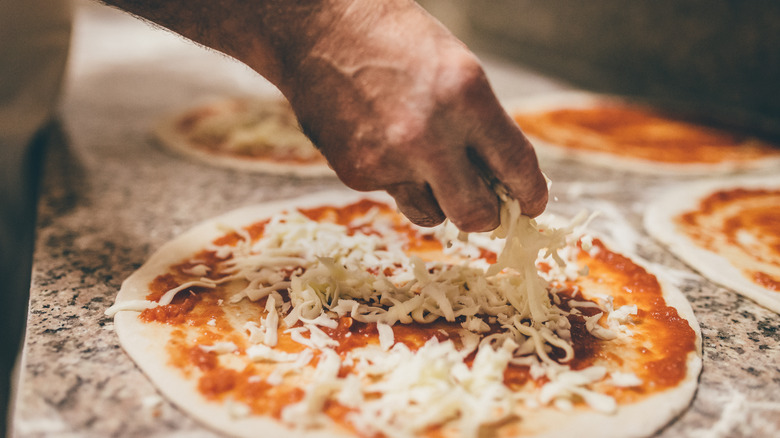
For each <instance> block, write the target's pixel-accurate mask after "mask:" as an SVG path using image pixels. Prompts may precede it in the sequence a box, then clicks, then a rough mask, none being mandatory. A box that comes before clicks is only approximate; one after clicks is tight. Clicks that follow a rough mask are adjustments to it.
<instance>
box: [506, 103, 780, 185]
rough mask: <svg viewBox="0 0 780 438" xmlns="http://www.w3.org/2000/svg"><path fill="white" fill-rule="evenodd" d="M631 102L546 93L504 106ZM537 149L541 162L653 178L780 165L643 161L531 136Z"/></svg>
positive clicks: (531, 108)
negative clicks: (579, 164) (563, 162)
mask: <svg viewBox="0 0 780 438" xmlns="http://www.w3.org/2000/svg"><path fill="white" fill-rule="evenodd" d="M608 102H617V103H625V102H629V103H630V101H628V100H627V99H626V98H621V97H618V96H610V95H601V94H595V93H588V92H584V91H572V92H563V93H553V94H544V95H539V96H533V97H528V98H522V99H515V100H510V101H507V102H505V103H504V107H505V108H506V110H507V112H508V113H509V114H510V115H513V114H522V113H538V112H542V111H551V110H556V109H564V108H572V109H577V108H589V107H592V106H594V105H595V104H597V103H608ZM528 138H529V140H531V143H532V144H533V145H534V146H535V147H536V151H537V153H538V154H539V157H540V159H545V158H549V159H556V160H562V159H573V160H576V161H579V162H582V163H585V164H594V165H598V166H603V167H607V168H610V169H615V170H620V171H625V172H631V173H641V174H650V175H670V176H671V175H677V176H679V175H685V176H705V175H711V174H728V173H737V172H746V171H756V170H764V169H771V168H777V167H778V166H780V155H778V156H777V157H765V158H761V159H757V160H750V161H740V162H736V161H729V162H721V163H711V164H710V163H696V164H693V163H691V164H682V163H663V162H656V161H648V160H643V159H641V158H631V157H623V156H618V155H614V154H610V153H605V152H601V151H588V150H580V149H575V148H568V147H564V146H561V145H558V144H555V143H551V142H549V141H547V140H544V139H541V138H538V137H535V136H533V135H530V134H529V135H528Z"/></svg>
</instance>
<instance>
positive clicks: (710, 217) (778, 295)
mask: <svg viewBox="0 0 780 438" xmlns="http://www.w3.org/2000/svg"><path fill="white" fill-rule="evenodd" d="M645 228H646V229H647V230H648V232H649V233H650V234H651V235H652V236H653V237H655V238H656V239H658V240H659V241H660V242H662V243H663V244H664V245H666V246H667V247H668V248H669V249H670V250H671V251H672V252H674V253H675V254H676V255H677V256H678V257H680V258H681V259H683V260H684V261H685V262H686V263H688V264H689V265H690V266H691V267H693V268H694V269H696V270H697V271H699V272H700V273H701V274H702V275H704V276H705V277H707V278H709V279H711V280H713V281H715V282H716V283H718V284H721V285H723V286H726V287H728V288H730V289H732V290H734V291H736V292H738V293H740V294H742V295H744V296H746V297H748V298H750V299H752V300H754V301H756V302H757V303H759V304H761V305H763V306H765V307H767V308H769V309H771V310H774V311H775V312H778V313H780V178H779V177H777V176H766V177H762V178H735V179H726V180H722V181H702V182H697V183H694V184H686V185H683V186H680V187H675V188H674V189H673V190H669V191H668V192H667V193H665V194H663V195H662V196H660V197H659V198H658V199H657V200H656V201H654V202H653V204H651V206H650V207H649V209H648V212H647V215H646V216H645Z"/></svg>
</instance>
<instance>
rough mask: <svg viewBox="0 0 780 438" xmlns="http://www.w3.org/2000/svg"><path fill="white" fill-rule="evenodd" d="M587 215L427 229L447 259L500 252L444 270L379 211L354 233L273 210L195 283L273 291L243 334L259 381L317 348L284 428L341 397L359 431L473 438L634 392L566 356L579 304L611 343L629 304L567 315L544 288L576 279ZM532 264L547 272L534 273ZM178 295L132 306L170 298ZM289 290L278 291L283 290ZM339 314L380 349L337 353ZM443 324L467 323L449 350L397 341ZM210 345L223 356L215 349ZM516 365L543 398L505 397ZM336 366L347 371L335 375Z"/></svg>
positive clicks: (511, 214)
mask: <svg viewBox="0 0 780 438" xmlns="http://www.w3.org/2000/svg"><path fill="white" fill-rule="evenodd" d="M586 216H587V215H580V216H578V217H577V218H576V219H575V220H574V221H572V223H571V224H570V225H569V226H567V227H564V228H555V227H552V226H550V225H549V224H546V225H541V226H540V225H539V224H538V223H537V222H536V221H535V220H533V219H531V218H529V217H526V216H523V215H521V214H520V207H519V204H518V203H517V202H516V201H513V200H509V199H505V202H504V204H503V206H502V211H501V226H500V227H499V229H497V230H496V231H495V232H494V233H493V235H492V236H491V237H493V238H496V237H497V238H500V239H492V240H489V239H488V238H487V236H483V235H471V236H468V239H460V240H457V239H453V240H451V237H453V236H455V235H457V234H458V233H457V230H454V227H452V225H449V224H445V225H442V226H440V228H439V229H437V230H434V231H433V233H434V234H435V235H436V236H439V237H440V238H442V239H445V240H446V241H445V242H443V243H444V245H445V247H447V248H449V249H448V251H452V252H453V253H460V254H469V253H475V248H476V245H477V244H478V245H481V246H483V247H484V246H490V245H492V247H493V248H496V249H497V250H499V251H500V254H499V256H498V261H497V263H496V264H494V265H492V266H489V265H487V263H486V262H484V260H480V261H464V262H462V263H459V264H447V263H442V262H427V263H426V262H425V261H423V260H421V259H420V258H418V257H415V256H412V257H409V256H408V255H406V254H405V253H404V251H403V244H404V241H403V239H402V238H392V237H391V238H382V237H380V236H379V235H382V236H394V231H393V224H392V222H391V220H390V219H389V218H386V217H384V216H382V215H376V214H371V215H369V217H367V218H364V219H362V220H364V221H366V222H367V223H370V225H371V227H372V228H373V229H375V230H377V231H378V234H379V235H377V234H374V233H372V234H363V233H360V232H356V233H354V234H352V235H350V234H349V233H348V232H347V230H348V228H347V227H344V226H341V225H336V224H332V223H318V222H316V221H312V220H310V219H308V218H307V217H306V216H304V215H303V214H300V213H286V214H280V215H277V216H275V217H274V218H272V219H271V221H270V222H269V223H268V224H267V225H266V227H265V231H264V234H263V236H262V238H261V239H259V240H258V241H256V242H251V239H250V238H249V236H248V234H246V233H244V240H243V241H242V242H240V243H239V244H238V245H236V246H220V247H213V248H210V249H212V250H214V251H216V252H217V253H218V255H219V256H220V257H224V258H227V261H225V262H224V263H225V264H226V266H225V268H226V272H229V273H230V276H229V277H227V278H225V279H222V280H220V281H219V282H215V281H213V280H208V279H205V278H203V279H200V280H197V281H195V282H193V284H197V285H200V286H204V285H206V287H215V286H216V285H217V283H224V282H226V281H233V280H243V281H245V282H246V283H247V286H246V287H245V288H244V289H243V290H242V291H240V292H239V293H237V294H236V295H235V296H233V297H232V299H231V301H233V302H238V301H240V300H243V299H249V300H252V301H257V300H260V299H262V298H265V297H268V299H267V302H266V310H267V315H266V316H265V317H264V318H263V319H262V320H260V321H256V322H251V323H248V324H247V326H246V327H245V329H246V332H247V333H248V336H249V340H250V342H252V343H253V344H255V345H253V347H251V348H250V349H249V350H248V351H247V355H248V356H249V357H250V358H251V359H252V360H255V361H263V362H273V363H277V364H278V366H277V368H276V370H277V371H275V372H274V373H273V374H272V375H271V376H270V377H269V378H268V379H267V380H268V381H269V382H270V383H272V384H278V383H281V382H282V381H283V379H284V377H285V376H286V375H289V374H294V373H298V372H300V370H301V369H302V368H303V366H304V365H306V364H308V363H309V362H310V361H311V360H312V359H313V358H314V357H315V354H317V353H318V354H319V361H318V363H317V366H316V370H315V372H314V375H313V377H312V378H311V380H310V381H309V382H308V384H307V387H306V388H305V396H304V398H303V400H301V401H300V402H298V403H295V404H292V405H290V406H289V407H287V408H286V409H285V410H284V411H283V413H282V420H283V421H284V422H286V423H288V424H289V425H290V426H292V427H312V426H317V425H322V424H326V423H329V422H330V421H331V420H330V419H329V418H328V417H327V416H326V415H325V414H323V412H322V407H323V406H324V405H325V403H326V401H328V400H335V401H337V402H338V403H340V404H342V405H344V406H346V407H347V408H351V413H350V414H349V415H348V417H347V420H348V421H349V422H350V423H351V424H352V425H353V426H354V427H355V428H356V429H357V430H358V431H360V432H362V433H365V434H367V435H371V434H375V433H381V434H383V435H386V436H388V437H406V436H412V435H415V434H418V433H420V432H421V431H425V430H426V429H428V428H431V427H435V426H439V425H445V426H446V427H450V426H452V427H454V428H456V429H457V430H459V433H460V435H461V436H477V434H478V430H479V429H480V427H483V426H485V425H489V424H492V423H497V422H500V421H502V420H504V419H506V418H507V417H508V416H509V415H510V414H511V413H512V412H513V411H514V409H515V408H516V407H517V406H520V405H522V406H530V407H534V406H542V405H553V406H556V407H558V408H560V409H569V408H571V406H572V405H573V403H574V402H576V401H577V400H582V401H584V402H585V403H587V404H588V405H589V406H590V407H591V408H593V409H596V410H599V411H602V412H612V411H614V410H615V402H614V400H613V399H612V398H610V397H608V396H605V395H602V394H599V393H597V392H594V391H593V390H591V389H589V386H590V385H591V384H593V383H596V382H613V383H612V384H613V385H614V386H632V385H638V384H641V381H639V380H638V379H637V378H636V376H633V375H628V376H626V375H625V374H620V375H619V374H618V373H613V374H612V375H608V373H607V371H606V370H605V369H604V368H602V367H590V368H586V369H583V370H579V371H573V370H571V369H570V368H569V367H568V366H567V365H566V362H568V361H570V360H571V359H572V358H573V356H574V350H573V348H572V345H571V334H570V328H571V326H570V323H569V320H568V318H567V316H568V315H569V314H570V313H579V311H578V308H577V307H578V306H581V307H594V306H595V307H600V313H598V314H596V315H594V316H592V317H590V318H588V319H587V324H586V327H587V329H588V330H589V331H590V332H591V334H593V335H594V336H596V337H598V338H601V339H605V340H609V339H614V338H616V337H618V336H629V335H630V331H629V330H628V329H626V328H625V327H623V325H622V324H623V323H625V322H628V321H629V320H630V315H631V314H632V313H633V314H635V313H636V306H633V307H631V306H624V307H621V308H619V309H614V310H613V308H612V302H611V300H609V299H604V300H600V302H599V303H594V302H591V301H581V302H578V301H575V300H572V301H571V302H570V304H571V306H572V310H571V311H564V310H562V309H560V308H559V307H557V306H556V305H555V304H556V301H557V295H556V292H557V291H556V290H555V289H554V288H551V285H550V284H551V282H553V281H559V282H563V281H565V280H566V279H567V278H572V277H573V276H576V275H577V272H575V271H573V269H576V268H573V267H572V266H573V265H574V264H573V263H566V261H565V259H566V258H568V257H569V256H570V254H572V253H573V249H572V242H571V241H569V242H567V238H568V239H569V240H571V236H572V235H573V233H574V230H575V228H577V227H578V226H581V225H582V224H583V223H584V222H585V219H586ZM351 225H359V224H351ZM351 228H352V229H353V230H354V229H355V227H354V226H353V227H351ZM469 240H473V242H470V241H469ZM584 240H585V239H584ZM502 243H503V248H501V244H502ZM584 246H587V244H586V243H585V244H584ZM477 253H478V251H477ZM540 260H545V261H546V262H547V263H548V264H550V265H551V266H552V269H550V270H549V272H547V273H542V272H540V271H539V270H538V269H537V262H538V261H540ZM197 268H198V267H197V266H196V267H195V268H193V269H195V270H197ZM290 271H292V272H293V274H292V276H291V277H289V278H286V277H285V275H283V272H290ZM182 289H184V287H183V286H182V287H180V288H177V289H175V290H172V291H170V292H169V293H168V294H166V295H165V296H164V297H163V299H162V300H161V301H160V303H155V304H152V303H147V304H144V305H142V306H139V310H140V309H142V308H146V307H149V306H152V305H159V304H165V303H169V302H170V299H172V297H173V295H175V294H176V293H177V290H182ZM285 290H286V291H287V293H286V294H284V293H280V292H279V291H285ZM551 297H552V299H551ZM604 313H606V314H608V315H609V317H608V321H609V328H605V327H603V326H601V325H599V324H598V321H599V318H601V316H602V315H603V314H604ZM342 316H350V317H352V318H353V319H354V320H356V321H360V322H366V323H376V324H377V329H378V333H379V341H380V345H378V346H367V347H365V348H360V349H356V350H352V351H350V352H348V353H346V354H345V356H344V357H342V356H340V355H339V354H337V353H336V352H335V350H334V348H335V347H336V346H337V345H338V343H337V341H335V340H334V339H331V338H330V337H329V336H328V335H327V334H326V332H325V331H324V330H322V328H336V327H337V325H338V319H339V318H340V317H342ZM439 319H442V320H445V321H450V322H453V321H459V322H461V327H462V329H461V330H460V331H459V332H458V335H459V339H457V342H454V341H455V340H447V341H439V340H437V339H436V338H432V339H431V340H429V341H428V342H427V343H426V344H425V345H424V346H423V347H421V348H419V349H418V350H417V351H412V350H410V349H409V348H408V347H407V346H406V345H404V344H402V343H395V340H394V332H393V326H394V325H396V324H408V323H411V322H418V323H430V322H433V321H436V320H439ZM497 327H498V329H496V328H497ZM491 328H492V330H491ZM278 330H283V331H286V332H288V333H290V335H291V337H292V339H293V340H295V341H297V342H299V343H301V344H303V345H305V346H306V347H307V349H305V350H304V351H303V352H302V353H299V354H291V353H283V352H278V351H275V350H274V349H273V348H271V347H274V346H275V345H276V342H277V331H278ZM489 331H490V332H491V333H490V334H487V335H485V333H486V332H489ZM206 348H212V349H213V350H212V351H218V350H219V347H217V346H211V347H209V346H206ZM553 348H558V349H560V350H562V351H563V352H564V357H563V358H562V359H558V360H555V359H553V358H552V357H550V354H551V352H552V351H553ZM224 350H226V351H227V350H229V349H224ZM472 353H474V354H475V356H474V360H473V364H472V366H468V365H467V364H466V363H465V362H464V359H465V358H466V357H467V356H469V355H471V354H472ZM510 364H515V365H524V366H528V367H530V371H531V376H532V377H533V378H539V377H542V376H544V377H546V378H547V379H549V383H546V384H545V385H544V386H543V387H542V388H541V390H540V391H531V392H522V391H518V392H514V391H511V390H510V389H509V388H507V387H506V386H505V385H504V383H503V379H504V370H505V369H506V367H507V366H509V365H510ZM342 366H350V367H351V369H352V370H353V371H352V372H351V373H349V374H348V375H347V376H345V377H340V376H339V370H340V369H341V368H342Z"/></svg>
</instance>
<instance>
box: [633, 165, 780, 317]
mask: <svg viewBox="0 0 780 438" xmlns="http://www.w3.org/2000/svg"><path fill="white" fill-rule="evenodd" d="M740 187H744V188H761V187H765V188H771V189H777V188H779V187H780V177H778V176H766V177H762V178H734V179H728V180H723V181H714V180H708V181H702V182H698V183H692V184H688V185H686V186H685V187H675V188H674V189H672V190H670V191H668V192H667V193H665V194H663V195H662V196H660V197H659V198H658V199H657V200H656V201H654V202H653V203H652V204H650V206H649V207H648V209H647V211H646V213H645V218H644V226H645V229H647V231H648V233H649V234H650V235H651V236H653V237H654V238H655V239H656V240H658V241H659V242H661V243H662V244H663V245H665V246H666V247H667V248H668V249H669V250H670V251H671V252H672V253H674V254H675V255H676V256H677V257H679V258H680V259H681V260H682V261H683V262H685V263H686V264H688V265H689V266H690V267H692V268H693V269H695V270H696V271H698V272H699V273H700V274H701V275H703V276H704V277H706V278H708V279H710V280H711V281H713V282H715V283H717V284H719V285H721V286H724V287H727V288H729V289H732V290H733V291H735V292H737V293H738V294H740V295H742V296H744V297H747V298H749V299H751V300H753V301H755V302H756V303H758V304H760V305H762V306H764V307H766V308H767V309H769V310H772V311H773V312H777V313H780V293H778V292H773V291H771V290H767V289H765V288H763V287H760V286H759V285H757V284H755V283H753V282H752V281H750V280H748V279H747V278H745V276H744V274H743V273H742V271H740V270H739V269H737V268H736V267H734V266H733V265H732V264H731V262H729V260H728V259H726V258H725V257H722V256H720V255H718V254H717V253H714V252H712V251H708V250H706V249H704V248H702V247H700V246H698V245H697V244H696V243H695V242H694V241H692V240H691V239H690V238H688V237H687V236H686V235H684V234H682V233H680V232H679V231H677V227H676V225H675V223H674V218H675V217H676V216H678V215H680V214H682V213H684V212H686V211H691V210H696V209H697V208H698V205H699V202H700V201H701V199H703V198H705V197H707V196H708V195H710V194H711V193H712V192H714V191H716V190H723V189H731V188H740Z"/></svg>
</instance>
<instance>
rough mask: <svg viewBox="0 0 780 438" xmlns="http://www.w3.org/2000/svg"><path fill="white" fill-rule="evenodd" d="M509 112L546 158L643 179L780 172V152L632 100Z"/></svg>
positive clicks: (565, 97) (539, 103) (593, 97)
mask: <svg viewBox="0 0 780 438" xmlns="http://www.w3.org/2000/svg"><path fill="white" fill-rule="evenodd" d="M507 108H508V110H509V112H510V114H511V115H512V116H513V117H514V119H515V121H516V122H517V123H518V124H519V125H520V127H521V128H522V129H523V132H525V133H526V135H528V136H529V137H530V138H531V141H532V143H533V144H534V145H535V146H536V147H537V150H538V152H539V153H540V154H541V155H542V156H544V155H548V156H552V157H558V158H573V159H576V160H581V161H583V162H586V163H591V164H598V165H602V166H608V167H612V168H616V169H621V170H628V171H632V172H642V173H665V174H682V175H686V174H710V173H712V172H718V173H728V172H736V171H745V170H755V169H768V168H780V146H777V145H772V144H769V143H767V142H764V141H761V140H759V139H757V138H753V137H750V136H747V135H745V134H742V133H738V132H734V131H733V130H729V129H726V128H725V127H723V128H719V127H717V126H712V125H704V124H702V123H697V122H694V121H691V120H690V119H689V118H684V117H682V116H681V115H676V114H675V113H673V112H669V111H663V110H662V109H659V108H654V107H652V106H649V105H647V104H641V103H639V102H635V101H631V100H630V99H627V98H620V97H616V96H603V95H597V94H590V93H562V94H554V95H544V96H539V97H535V98H529V99H523V100H517V101H514V102H510V103H509V104H507Z"/></svg>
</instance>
